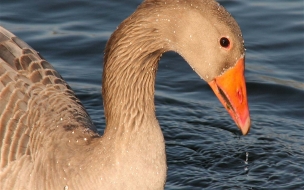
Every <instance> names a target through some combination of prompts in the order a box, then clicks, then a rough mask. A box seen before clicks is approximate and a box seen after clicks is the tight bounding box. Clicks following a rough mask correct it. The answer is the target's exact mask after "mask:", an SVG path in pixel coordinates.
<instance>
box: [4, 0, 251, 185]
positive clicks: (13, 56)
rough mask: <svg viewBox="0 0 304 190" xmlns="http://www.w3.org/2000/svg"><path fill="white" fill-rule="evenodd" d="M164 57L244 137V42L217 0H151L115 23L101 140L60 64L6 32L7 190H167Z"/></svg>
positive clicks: (105, 80) (107, 53)
mask: <svg viewBox="0 0 304 190" xmlns="http://www.w3.org/2000/svg"><path fill="white" fill-rule="evenodd" d="M167 51H174V52H177V53H178V54H179V55H181V56H182V57H183V58H184V59H185V60H186V62H187V63H189V65H190V66H191V67H192V68H193V70H194V71H195V72H196V73H197V74H198V75H199V77H200V78H201V79H203V80H205V81H206V82H207V83H208V84H209V85H210V86H211V88H212V90H213V91H214V93H215V95H216V96H217V97H218V99H219V100H220V102H221V103H222V104H223V105H224V107H225V108H226V110H227V111H228V113H229V114H230V115H231V117H232V119H233V120H234V121H235V123H236V125H237V126H238V127H239V129H240V130H241V132H242V134H243V135H246V134H247V133H248V131H249V129H250V116H249V109H248V101H247V94H246V85H245V77H244V66H245V65H244V63H245V61H244V60H245V49H244V40H243V37H242V33H241V30H240V28H239V26H238V24H237V23H236V21H235V20H234V19H233V17H232V16H231V15H230V14H229V13H228V12H227V11H226V10H225V9H224V7H222V6H221V5H219V4H218V3H217V2H215V1H214V0H145V1H144V2H143V3H142V4H141V5H139V7H138V8H137V9H136V11H135V12H134V13H133V14H131V15H130V16H129V17H128V18H127V19H125V20H124V21H123V22H122V23H121V24H120V25H119V26H118V27H117V29H116V30H115V31H114V33H113V34H112V35H111V37H110V39H109V40H108V42H107V45H106V48H105V54H104V64H103V75H102V96H103V106H104V111H105V122H106V127H105V130H104V133H103V134H102V135H101V134H98V133H97V130H96V127H95V126H94V124H93V122H92V120H91V118H90V116H89V115H88V113H87V111H86V110H85V108H84V106H83V105H82V104H81V102H80V101H79V99H77V98H76V96H75V94H74V92H73V91H72V89H71V87H70V86H69V85H68V84H67V83H66V82H65V81H64V79H63V78H62V77H61V75H60V74H59V73H58V72H57V71H56V70H55V68H54V67H53V66H52V65H51V64H50V63H49V62H47V61H46V60H45V59H44V58H43V57H42V56H41V55H40V54H39V53H38V52H37V51H35V50H34V49H33V48H31V47H30V46H29V45H28V44H26V43H25V42H24V41H22V40H21V39H19V38H18V37H16V36H15V35H14V34H12V33H11V32H9V31H8V30H6V29H5V28H3V27H0V132H1V133H0V148H1V149H0V152H1V155H0V159H1V160H0V185H1V189H3V190H7V189H30V190H34V189H39V190H41V189H48V190H49V189H64V190H74V189H111V190H112V189H153V190H154V189H164V185H165V182H166V173H167V165H166V153H165V143H164V136H163V133H162V131H161V128H160V126H159V123H158V121H157V119H156V116H155V105H154V93H155V89H154V85H155V76H156V71H157V67H158V62H159V60H160V58H161V56H162V54H163V53H165V52H167Z"/></svg>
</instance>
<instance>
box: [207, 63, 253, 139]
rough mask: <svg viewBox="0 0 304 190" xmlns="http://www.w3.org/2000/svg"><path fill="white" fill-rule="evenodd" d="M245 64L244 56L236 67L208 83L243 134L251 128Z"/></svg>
mask: <svg viewBox="0 0 304 190" xmlns="http://www.w3.org/2000/svg"><path fill="white" fill-rule="evenodd" d="M244 66H245V64H244V58H243V57H242V58H240V59H239V60H238V61H237V63H236V65H235V66H234V67H232V68H230V69H229V70H227V71H226V72H225V73H224V74H223V75H221V76H218V77H216V78H214V79H213V80H212V81H210V82H209V83H208V84H209V85H210V86H211V88H212V90H213V91H214V93H215V95H216V96H217V97H218V99H219V100H220V102H221V103H222V104H223V105H224V107H225V108H226V110H227V111H228V113H229V114H230V116H231V117H232V119H233V120H234V121H235V123H236V124H237V126H238V127H239V128H240V130H241V131H242V133H243V135H246V134H247V133H248V132H249V129H250V116H249V108H248V101H247V93H246V85H245V77H244Z"/></svg>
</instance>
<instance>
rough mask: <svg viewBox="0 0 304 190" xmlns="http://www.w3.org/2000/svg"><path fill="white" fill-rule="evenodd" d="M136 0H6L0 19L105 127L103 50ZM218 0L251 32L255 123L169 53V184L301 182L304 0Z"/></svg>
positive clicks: (162, 74)
mask: <svg viewBox="0 0 304 190" xmlns="http://www.w3.org/2000/svg"><path fill="white" fill-rule="evenodd" d="M140 2H141V1H140V0H132V1H131V0H113V1H105V0H102V1H97V0H91V1H85V0H77V1H70V0H67V1H60V0H54V1H34V0H28V1H22V0H15V1H5V0H0V25H1V26H3V27H5V28H7V29H9V30H10V31H12V32H13V33H15V34H16V35H17V36H19V37H20V38H21V39H23V40H24V41H26V42H27V43H28V44H29V45H31V46H32V47H33V48H34V49H36V50H37V51H39V52H40V54H41V55H42V56H43V57H44V58H46V59H47V60H48V61H49V62H50V63H52V64H53V66H54V67H55V68H56V69H57V70H58V71H59V73H60V74H61V75H62V76H63V78H64V79H65V80H66V81H68V83H69V84H70V85H71V86H72V88H73V89H74V91H75V92H76V94H77V96H78V97H79V98H80V99H81V101H82V102H83V104H84V106H85V107H86V108H87V110H88V112H89V113H90V115H91V117H92V118H93V120H94V122H95V124H96V125H97V126H98V129H99V131H100V133H102V131H103V129H104V126H105V120H104V116H103V107H102V97H101V92H100V89H101V88H100V85H101V73H102V59H103V50H104V47H105V44H106V42H107V40H108V38H109V36H110V35H111V33H112V32H113V31H114V30H115V29H116V27H117V25H118V24H119V23H120V22H121V21H122V20H123V19H125V18H126V17H127V16H128V15H130V14H131V13H132V12H133V11H134V10H135V8H136V7H137V6H138V5H139V4H140ZM219 2H220V3H221V4H222V5H223V6H225V7H226V9H228V11H229V12H230V13H231V14H232V15H233V16H234V17H235V19H236V20H237V21H238V23H239V25H240V27H241V29H242V31H243V36H244V38H245V45H246V49H247V51H246V79H247V90H248V98H249V106H250V111H251V118H252V128H251V131H250V133H249V134H248V136H245V137H244V136H241V135H240V132H239V131H238V129H237V127H236V126H235V124H234V122H233V121H232V119H231V118H230V116H229V115H228V113H226V111H225V109H224V108H223V107H222V105H221V104H220V103H219V101H218V100H217V98H216V97H215V96H214V95H213V92H212V91H211V89H210V88H209V86H208V85H207V83H205V82H204V81H202V80H201V79H200V78H199V77H198V76H197V75H196V74H195V73H194V72H193V71H192V69H191V68H190V67H189V65H188V64H187V63H186V62H185V61H184V60H183V59H182V58H181V57H180V56H179V55H177V54H175V53H166V54H165V55H164V56H163V58H162V59H161V62H160V65H159V70H158V74H157V82H156V99H155V101H156V102H155V103H156V112H157V117H158V119H159V122H160V125H161V126H162V130H163V132H164V136H165V139H166V151H167V155H168V156H167V160H168V161H167V162H168V177H167V183H166V187H165V188H166V189H168V190H173V189H179V190H186V189H191V190H195V189H240V190H243V189H252V190H254V189H267V190H268V189H276V190H278V189H304V2H303V1H302V0H293V1H287V0H276V1H265V0H255V1H250V0H233V1H228V0H220V1H219Z"/></svg>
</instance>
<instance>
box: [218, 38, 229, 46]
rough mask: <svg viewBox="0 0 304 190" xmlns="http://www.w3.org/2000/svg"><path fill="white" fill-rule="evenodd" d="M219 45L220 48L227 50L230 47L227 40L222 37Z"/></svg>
mask: <svg viewBox="0 0 304 190" xmlns="http://www.w3.org/2000/svg"><path fill="white" fill-rule="evenodd" d="M220 44H221V46H222V47H224V48H228V47H229V45H230V41H229V40H228V38H225V37H223V38H221V39H220Z"/></svg>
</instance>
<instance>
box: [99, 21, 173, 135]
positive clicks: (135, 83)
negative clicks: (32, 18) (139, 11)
mask: <svg viewBox="0 0 304 190" xmlns="http://www.w3.org/2000/svg"><path fill="white" fill-rule="evenodd" d="M131 23H132V24H131ZM147 26H150V24H149V22H148V21H141V20H139V21H135V22H133V21H132V20H131V19H130V20H126V21H124V22H123V23H122V24H121V25H120V27H119V28H118V29H117V30H116V32H115V33H114V34H113V35H112V36H111V39H110V40H109V42H108V44H107V47H106V52H105V55H106V56H105V59H104V71H103V89H102V93H103V99H104V108H105V117H106V124H107V127H106V131H105V132H106V133H107V132H108V131H111V130H115V131H121V133H123V131H124V130H138V129H139V128H141V126H142V125H143V124H145V125H147V124H148V123H151V122H155V121H156V119H155V107H154V84H155V77H156V71H157V67H158V61H159V59H160V57H161V55H162V53H163V52H165V51H166V50H167V49H165V48H164V42H163V41H162V40H161V36H160V34H159V33H158V30H157V29H156V28H151V26H150V27H147ZM118 36H119V37H118ZM154 120H155V121H154Z"/></svg>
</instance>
